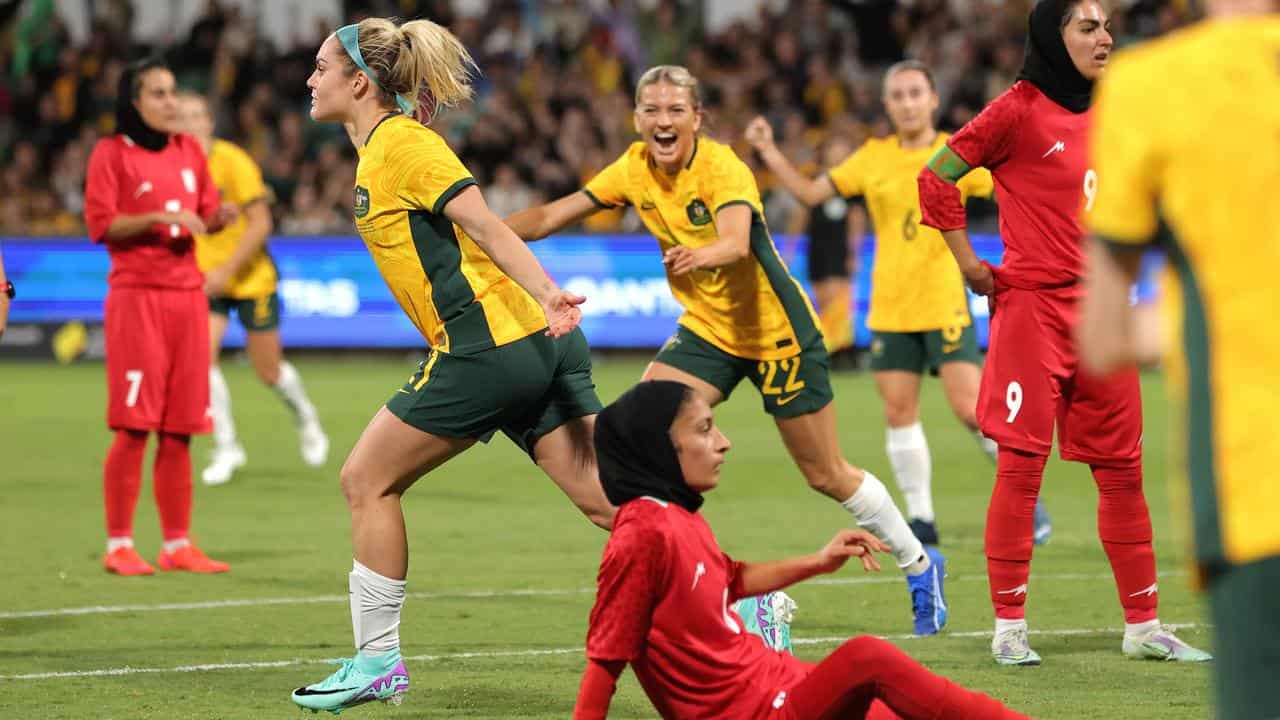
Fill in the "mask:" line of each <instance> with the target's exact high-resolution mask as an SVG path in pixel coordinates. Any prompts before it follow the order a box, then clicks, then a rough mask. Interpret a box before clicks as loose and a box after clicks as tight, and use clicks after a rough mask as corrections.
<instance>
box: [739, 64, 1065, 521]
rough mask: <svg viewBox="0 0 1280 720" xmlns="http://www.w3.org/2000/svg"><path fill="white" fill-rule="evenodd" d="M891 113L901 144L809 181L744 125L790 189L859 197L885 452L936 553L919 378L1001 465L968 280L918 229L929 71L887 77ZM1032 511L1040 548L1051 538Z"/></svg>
mask: <svg viewBox="0 0 1280 720" xmlns="http://www.w3.org/2000/svg"><path fill="white" fill-rule="evenodd" d="M883 99H884V107H885V111H886V112H887V113H888V115H889V121H890V122H891V123H892V124H893V128H894V135H893V136H892V137H888V138H879V139H871V140H868V141H867V142H866V144H864V145H863V146H862V147H861V148H859V149H858V150H857V151H856V152H854V153H853V154H852V155H850V156H849V157H848V158H846V159H845V161H844V162H842V163H841V164H839V165H838V166H836V167H835V168H833V169H832V170H831V172H830V173H827V174H824V175H822V176H821V177H817V178H812V179H810V178H807V177H805V176H804V175H801V174H800V173H799V172H798V171H797V170H796V169H795V167H794V166H792V164H791V163H790V162H789V161H788V160H787V158H786V157H785V156H783V154H782V153H781V151H779V150H778V147H777V146H776V145H775V144H774V142H773V130H772V129H771V128H770V127H769V123H768V121H767V120H765V119H764V118H763V117H757V118H755V119H754V120H752V121H751V123H750V124H749V125H748V126H747V131H746V139H747V141H748V142H750V143H751V144H752V146H754V147H755V148H756V150H757V151H758V152H759V153H760V156H761V158H762V159H763V160H764V162H765V165H766V166H768V168H769V169H770V170H772V171H773V173H774V174H775V175H776V176H777V177H778V178H779V180H781V181H782V184H783V185H784V186H785V187H786V188H787V189H788V190H790V191H791V193H792V194H794V195H795V196H796V197H797V198H799V199H800V200H801V201H802V202H804V203H805V204H806V205H808V206H810V207H813V206H815V205H819V204H821V203H824V202H826V201H827V200H830V199H831V198H832V197H835V196H836V194H837V193H839V194H840V195H841V196H844V197H852V196H854V195H863V196H865V197H866V201H867V207H868V210H869V211H870V213H871V221H872V224H873V225H874V226H875V232H876V258H875V265H874V267H873V269H872V278H871V312H870V315H869V316H868V317H867V325H868V326H869V327H870V328H871V331H872V340H871V369H872V371H873V372H874V373H875V379H876V389H877V390H879V392H880V398H881V400H882V401H883V402H884V416H885V421H886V422H887V423H888V426H889V428H888V432H887V439H886V442H885V449H886V451H887V453H888V455H889V464H890V465H892V466H893V474H894V476H895V477H896V478H897V480H898V487H899V488H900V489H901V490H902V495H903V497H904V498H905V499H906V501H907V515H909V516H910V517H911V529H912V530H913V531H915V534H916V536H917V537H919V538H920V539H921V540H922V541H923V542H925V543H928V544H936V543H937V542H938V531H937V527H936V525H935V522H934V510H933V489H932V485H933V478H932V466H933V463H932V460H931V458H930V456H929V445H928V442H927V441H926V439H925V434H924V426H923V425H922V424H921V423H920V380H921V376H922V375H923V374H924V372H925V371H926V370H931V371H933V372H935V373H937V374H938V375H939V376H940V377H941V378H942V388H943V391H944V392H945V393H946V395H947V401H948V402H949V403H950V404H951V409H952V411H953V412H954V413H955V415H956V417H957V418H959V420H960V422H962V423H964V424H965V427H967V428H969V430H970V431H971V432H972V433H973V434H974V436H975V437H977V439H978V442H979V443H980V444H981V446H982V449H983V451H984V452H986V454H987V456H988V457H990V458H991V460H992V461H993V462H994V461H995V454H996V447H995V443H993V442H992V441H990V440H988V439H986V438H984V437H983V436H982V433H981V432H980V431H979V430H978V419H977V417H976V415H975V411H976V406H977V400H978V383H979V382H980V381H981V379H982V372H981V369H980V364H981V362H982V358H981V355H980V354H979V352H978V344H977V341H976V340H975V338H974V333H973V321H972V319H971V318H970V316H969V303H968V296H967V295H966V294H965V290H964V281H963V279H962V278H961V277H960V270H959V269H958V268H957V267H956V263H955V260H954V259H952V257H951V252H950V251H949V250H948V249H947V245H946V243H945V242H943V240H942V235H941V234H940V233H939V232H938V231H937V230H934V229H933V228H930V227H925V226H923V225H921V224H920V200H919V193H918V191H917V189H916V176H917V175H919V174H920V170H921V169H923V168H924V166H925V163H927V162H928V161H929V158H931V157H933V154H934V153H935V152H937V151H938V149H939V148H941V147H942V145H943V144H944V143H945V142H946V140H947V137H948V134H947V133H944V132H939V131H938V130H937V128H936V127H935V126H934V121H933V117H934V113H936V112H937V110H938V93H937V90H936V89H935V87H934V83H933V74H932V72H930V70H929V68H928V66H927V65H925V64H924V63H922V62H920V61H918V60H904V61H903V62H900V63H897V64H896V65H893V66H892V67H890V68H889V70H888V71H887V72H886V73H885V76H884V93H883ZM959 187H960V191H961V193H963V194H964V195H965V196H966V197H972V196H981V197H988V196H990V195H991V193H992V191H993V190H994V184H993V182H992V180H991V173H989V172H987V171H986V170H982V169H978V170H975V171H973V172H971V173H969V174H968V175H967V176H965V177H964V178H963V179H962V180H961V181H960V183H959ZM1051 529H1052V528H1051V526H1050V524H1049V516H1048V514H1047V513H1046V512H1045V511H1044V508H1043V506H1041V505H1040V504H1037V505H1036V529H1035V540H1036V542H1037V543H1043V542H1045V541H1047V540H1048V539H1049V533H1050V531H1051Z"/></svg>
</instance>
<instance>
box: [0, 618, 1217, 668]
mask: <svg viewBox="0 0 1280 720" xmlns="http://www.w3.org/2000/svg"><path fill="white" fill-rule="evenodd" d="M1168 627H1171V628H1173V629H1175V630H1184V629H1188V628H1205V627H1209V626H1208V625H1203V624H1200V623H1182V624H1177V625H1169V626H1168ZM1120 632H1121V631H1120V629H1119V628H1063V629H1059V630H1032V631H1030V634H1031V635H1044V636H1062V635H1109V634H1117V635H1118V634H1120ZM990 634H991V633H990V632H989V631H986V630H975V631H968V632H947V633H944V634H942V635H938V636H936V638H934V640H935V641H936V640H937V639H947V638H952V639H970V638H984V637H987V636H989V635H990ZM881 637H882V638H883V639H885V640H919V639H920V638H919V637H917V636H915V635H882V636H881ZM848 639H849V637H848V636H838V637H818V638H799V639H795V640H792V643H793V644H795V645H834V644H836V643H842V642H844V641H845V640H848ZM582 652H585V649H584V648H580V647H570V648H550V649H546V650H499V651H493V652H463V653H444V654H441V655H411V656H406V657H405V658H404V659H405V660H407V661H409V662H432V661H436V660H467V659H475V658H504V657H538V656H546V655H575V654H578V653H582ZM324 662H327V661H325V660H317V659H310V658H307V659H304V658H294V659H292V660H264V661H259V662H242V663H206V664H202V665H179V666H178V667H167V668H139V667H127V666H126V667H118V668H105V669H102V670H75V671H69V672H48V673H28V674H26V675H0V680H54V679H60V678H85V677H107V676H119V675H147V674H169V673H191V672H212V671H215V670H260V669H263V668H280V667H292V666H296V665H319V664H322V663H324Z"/></svg>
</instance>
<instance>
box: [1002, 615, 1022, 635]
mask: <svg viewBox="0 0 1280 720" xmlns="http://www.w3.org/2000/svg"><path fill="white" fill-rule="evenodd" d="M1019 628H1021V629H1023V630H1026V629H1027V619H1026V618H1022V619H1020V620H1005V619H1004V618H996V635H999V634H1000V633H1002V632H1004V631H1005V630H1017V629H1019Z"/></svg>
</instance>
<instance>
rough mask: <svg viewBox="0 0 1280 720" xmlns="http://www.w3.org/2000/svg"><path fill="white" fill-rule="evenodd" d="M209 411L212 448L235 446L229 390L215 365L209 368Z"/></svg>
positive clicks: (234, 428)
mask: <svg viewBox="0 0 1280 720" xmlns="http://www.w3.org/2000/svg"><path fill="white" fill-rule="evenodd" d="M209 411H210V412H211V413H212V414H213V441H214V447H215V448H217V449H219V450H221V449H225V448H231V447H234V446H235V444H236V423H235V421H234V420H232V419H231V390H230V389H228V388H227V379H226V378H225V377H223V376H222V369H221V368H219V367H218V366H217V365H210V366H209Z"/></svg>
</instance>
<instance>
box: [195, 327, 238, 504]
mask: <svg viewBox="0 0 1280 720" xmlns="http://www.w3.org/2000/svg"><path fill="white" fill-rule="evenodd" d="M227 323H228V318H227V316H226V315H223V314H221V313H216V312H210V313H209V410H210V412H211V414H212V415H213V450H212V451H211V452H210V454H209V464H208V466H206V467H205V469H204V471H203V472H202V473H200V478H201V479H202V480H204V484H205V485H221V484H223V483H225V482H227V481H228V480H230V479H231V476H232V475H233V474H235V471H236V470H237V469H239V468H240V467H241V466H243V465H244V464H245V461H246V459H247V458H246V457H245V454H244V448H243V447H241V446H240V443H239V442H237V441H236V424H235V420H234V419H233V418H232V415H231V390H230V389H229V388H228V387H227V379H226V378H225V377H224V376H223V375H222V368H220V367H219V366H218V359H219V356H220V354H221V353H222V338H223V336H224V335H225V334H226V332H227Z"/></svg>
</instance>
